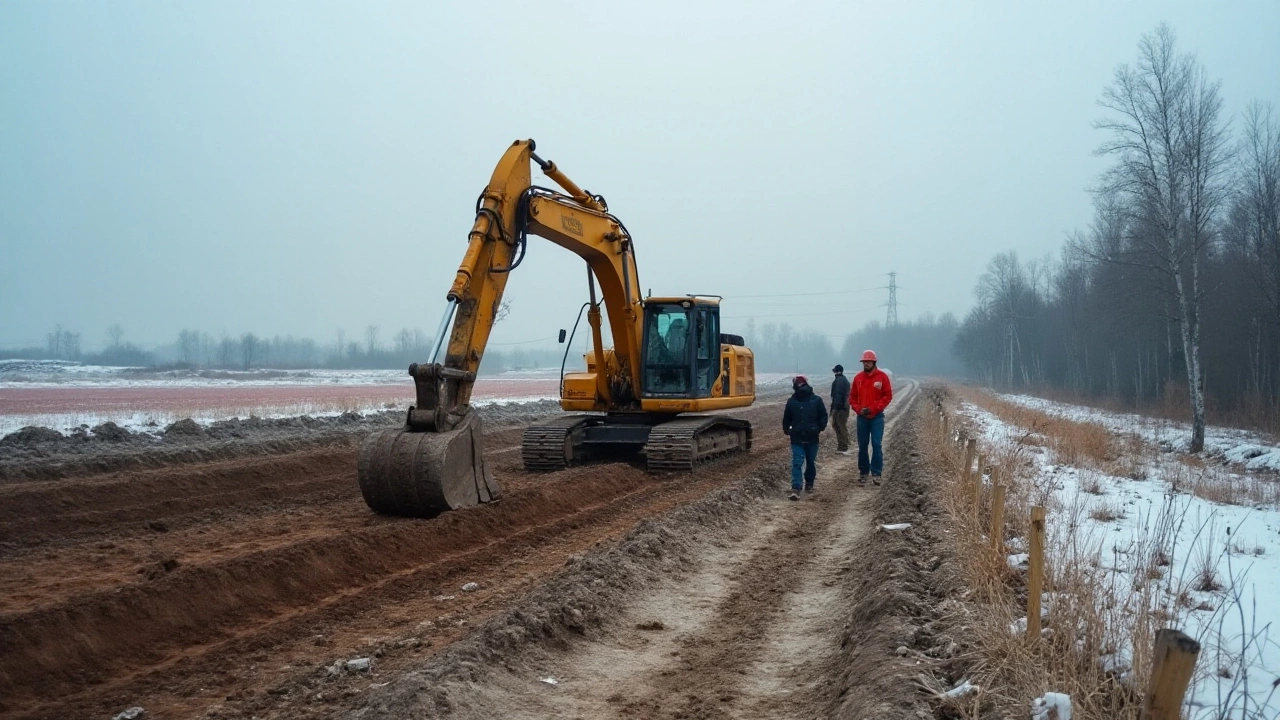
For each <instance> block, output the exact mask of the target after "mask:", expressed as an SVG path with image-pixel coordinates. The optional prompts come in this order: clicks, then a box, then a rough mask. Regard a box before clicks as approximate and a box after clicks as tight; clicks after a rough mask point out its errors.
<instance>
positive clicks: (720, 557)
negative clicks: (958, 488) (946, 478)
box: [278, 385, 955, 720]
mask: <svg viewBox="0 0 1280 720" xmlns="http://www.w3.org/2000/svg"><path fill="white" fill-rule="evenodd" d="M904 389H905V390H907V391H906V392H904V393H902V395H903V397H902V400H901V402H902V403H903V405H904V406H905V405H908V404H909V403H910V400H909V397H910V396H911V395H912V392H911V391H910V386H909V385H908V386H907V388H904ZM921 405H925V403H921ZM898 410H899V412H900V413H902V414H903V417H902V418H901V420H899V421H896V422H891V424H890V427H889V429H888V431H887V434H886V436H887V439H886V446H887V447H888V448H889V462H888V464H887V467H886V470H887V471H886V477H885V482H884V485H883V486H882V487H880V488H874V487H871V486H860V485H857V484H856V480H855V477H856V460H855V458H853V457H841V456H837V455H834V454H833V453H832V452H831V451H832V450H833V448H830V447H828V446H827V444H826V443H824V451H823V453H822V455H821V457H822V458H823V462H822V464H821V465H820V472H819V479H818V483H817V488H818V493H817V494H816V495H814V496H812V497H809V498H807V499H806V500H805V501H802V502H791V501H788V500H786V499H784V497H785V495H784V493H785V488H786V485H787V474H788V473H787V467H786V466H787V461H786V459H785V454H778V455H774V456H773V457H772V458H770V459H768V460H766V461H765V462H763V463H761V464H760V465H758V466H757V467H756V468H755V470H754V472H753V473H752V474H751V475H749V476H746V477H744V478H742V479H740V480H739V481H738V482H736V483H734V484H733V485H731V486H730V487H728V488H726V489H725V490H722V491H720V492H718V493H714V494H711V495H708V496H706V497H704V498H703V499H701V500H699V501H698V502H695V503H692V504H690V505H688V506H686V507H683V508H681V509H680V510H678V511H676V512H673V513H670V514H668V515H667V516H665V517H663V518H661V519H659V520H657V521H655V522H646V523H644V524H642V525H641V526H640V527H638V528H636V530H634V531H633V532H631V533H629V534H628V535H627V536H626V537H624V538H623V540H622V541H621V542H620V543H618V544H617V545H613V546H610V547H608V548H603V549H601V550H599V551H597V552H594V553H591V554H590V555H588V556H587V557H586V558H585V559H584V560H583V561H582V562H580V563H576V564H575V565H574V567H572V568H570V569H569V570H567V571H565V572H564V573H563V574H561V575H560V576H558V577H556V578H554V579H552V580H551V581H549V582H548V583H547V584H546V585H544V586H543V587H541V588H540V589H539V590H538V591H536V592H534V593H532V594H531V595H530V596H529V597H528V598H527V599H525V600H523V601H522V602H521V603H519V604H518V605H516V606H515V607H513V608H512V609H510V610H508V611H507V612H506V613H504V614H503V615H501V616H499V617H497V618H495V619H494V620H492V621H490V622H489V623H487V624H486V625H485V626H484V627H483V628H482V629H481V630H480V631H479V632H477V633H476V634H474V635H472V636H471V637H469V638H467V639H466V640H464V641H462V642H459V643H457V644H455V645H454V646H453V647H451V648H449V649H448V650H447V651H445V652H443V653H441V654H439V655H437V656H436V657H434V658H432V659H430V660H428V661H427V662H425V663H422V664H421V665H420V666H418V667H417V668H416V669H415V670H413V671H412V672H409V673H403V672H391V673H388V674H385V675H380V676H379V677H377V678H371V680H372V682H369V683H368V684H367V685H366V686H365V687H364V688H363V689H362V691H361V692H360V693H358V694H355V695H353V697H352V699H351V700H349V701H348V702H347V703H346V712H345V714H344V715H343V716H344V717H351V718H393V717H411V716H412V717H448V718H460V719H463V718H465V719H467V720H470V719H472V718H489V717H504V718H530V719H531V718H545V717H567V718H672V719H675V718H695V719H696V718H813V717H910V718H915V717H931V716H932V715H933V708H932V705H933V701H932V699H931V696H930V695H929V694H928V693H927V692H925V689H924V687H925V686H924V684H923V683H921V682H917V681H916V678H917V676H918V675H919V674H920V673H921V672H922V670H923V671H932V672H937V673H943V672H945V670H944V669H942V668H941V662H942V661H941V660H939V659H938V657H937V656H941V655H944V654H945V653H946V652H949V651H950V648H949V646H947V645H942V646H940V647H935V646H934V645H933V644H927V643H930V641H932V640H934V639H936V638H935V637H934V627H935V625H936V621H935V613H936V608H934V607H932V606H931V601H933V600H936V599H938V598H942V597H946V596H947V595H948V593H950V592H952V591H954V589H955V587H954V581H953V580H952V578H951V577H950V575H949V574H948V573H947V572H946V570H945V568H946V567H949V565H948V564H947V563H945V562H943V560H941V559H940V557H939V556H938V555H936V554H935V553H937V552H942V551H943V550H942V548H944V547H945V544H946V543H945V541H944V540H943V539H942V537H943V536H944V535H945V533H944V532H942V530H941V529H940V528H938V527H937V526H936V520H937V516H936V513H935V512H933V510H932V508H931V506H930V503H929V501H928V499H927V495H926V493H927V489H928V486H929V482H928V474H927V472H925V471H924V470H923V468H922V467H921V466H920V463H919V462H918V456H917V455H916V454H914V453H913V452H912V450H911V448H912V445H913V442H914V438H915V435H916V428H915V423H914V420H913V419H912V417H911V415H910V414H908V412H907V410H906V407H903V406H899V408H898ZM890 522H911V523H913V529H910V530H907V531H905V532H901V531H900V532H883V531H878V529H877V528H878V524H879V523H890ZM931 623H933V624H931ZM926 626H927V627H928V629H924V628H925V627H926ZM900 644H905V645H906V646H907V648H908V651H907V655H906V656H899V655H898V653H897V648H898V646H899V645H900ZM922 665H923V667H922ZM317 689H320V691H321V692H323V685H322V684H318V685H315V686H312V687H311V688H309V691H311V692H315V691H316V690H317ZM278 716H279V717H287V718H301V717H318V716H324V713H323V712H320V711H318V710H315V709H310V708H305V707H302V706H297V705H295V706H291V707H290V708H288V710H287V711H284V712H281V713H280V714H279V715H278Z"/></svg>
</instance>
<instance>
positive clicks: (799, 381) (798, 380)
mask: <svg viewBox="0 0 1280 720" xmlns="http://www.w3.org/2000/svg"><path fill="white" fill-rule="evenodd" d="M802 383H803V384H805V385H808V384H809V378H807V377H805V376H803V375H797V376H796V379H795V380H792V381H791V386H792V387H795V386H796V385H800V384H802Z"/></svg>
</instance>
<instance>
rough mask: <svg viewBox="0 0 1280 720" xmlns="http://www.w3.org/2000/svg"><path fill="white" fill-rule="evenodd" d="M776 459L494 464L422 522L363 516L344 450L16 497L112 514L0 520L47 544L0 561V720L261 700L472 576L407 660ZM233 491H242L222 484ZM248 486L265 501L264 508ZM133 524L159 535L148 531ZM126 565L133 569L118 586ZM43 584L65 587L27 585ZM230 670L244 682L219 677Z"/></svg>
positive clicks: (433, 608) (397, 625)
mask: <svg viewBox="0 0 1280 720" xmlns="http://www.w3.org/2000/svg"><path fill="white" fill-rule="evenodd" d="M778 412H779V411H778V403H777V402H773V403H757V405H756V406H754V407H752V408H751V409H750V410H748V411H747V412H740V413H737V414H738V415H740V416H743V417H747V418H749V419H751V420H753V421H755V422H767V423H769V424H772V422H773V421H774V420H776V417H775V416H776V415H777V414H778ZM520 432H522V429H521V428H512V429H507V430H503V431H500V432H495V433H491V434H490V442H495V441H497V442H498V443H501V444H502V445H506V444H508V443H511V442H518V438H519V434H520ZM504 440H505V442H503V441H504ZM780 447H781V442H780V441H777V440H772V441H765V442H763V443H761V442H758V443H757V448H758V453H753V454H751V455H747V456H744V457H740V458H735V459H730V460H726V461H722V462H720V463H716V464H714V465H711V466H708V467H707V469H705V470H700V471H699V472H697V473H696V474H694V475H693V476H692V477H691V476H689V475H676V476H658V477H655V476H650V475H647V474H646V473H644V472H643V471H642V470H641V469H639V468H636V467H632V466H630V465H625V464H611V465H596V466H584V467H578V468H571V469H569V470H566V471H562V472H559V473H552V474H549V475H530V474H527V473H523V471H522V470H520V469H519V468H520V465H519V458H518V456H517V455H514V454H513V453H501V452H498V453H496V454H497V455H498V457H495V458H494V464H495V471H498V472H499V473H500V476H501V477H503V482H504V485H505V487H504V490H505V495H504V498H503V501H502V502H500V503H496V504H494V505H491V506H486V507H482V508H476V509H472V510H466V511H458V512H453V513H447V514H444V515H442V516H440V517H437V518H434V519H432V520H412V519H402V518H381V517H377V516H374V515H372V514H371V513H370V512H369V511H368V509H367V508H366V507H365V506H364V504H363V502H362V501H361V500H360V498H359V493H358V490H357V489H356V488H355V483H354V455H355V451H356V448H355V446H354V445H351V446H350V447H347V448H328V449H321V450H314V451H312V450H308V451H304V452H303V453H302V455H303V457H301V458H295V457H293V456H285V457H284V458H271V459H270V464H271V465H272V467H273V472H272V473H267V474H266V475H262V474H260V473H258V472H257V471H256V470H255V469H254V465H255V464H258V465H260V464H262V463H263V458H252V459H243V460H236V461H227V462H224V463H219V464H215V466H214V467H211V468H203V467H200V466H196V467H192V466H184V467H181V468H171V469H169V470H167V471H166V470H158V471H148V472H147V473H145V474H146V475H148V476H150V477H149V481H148V482H143V483H141V486H140V487H139V488H137V489H136V490H135V489H129V490H128V491H127V492H123V491H122V492H121V493H119V497H116V496H115V494H113V490H123V489H124V488H126V487H127V486H128V483H129V479H130V477H131V476H136V475H137V474H136V473H134V474H128V473H121V474H118V475H115V476H109V477H106V478H101V477H99V478H91V479H89V480H87V481H84V482H80V483H77V482H75V481H74V479H69V480H64V481H59V482H56V483H49V484H48V485H49V486H50V487H48V488H43V487H42V488H32V487H30V486H29V485H25V486H23V487H22V488H21V489H22V490H23V492H28V493H30V492H37V493H38V492H40V491H45V492H47V493H51V494H49V495H47V496H46V498H45V500H47V501H49V504H51V505H52V506H54V507H55V508H56V507H58V506H60V505H63V504H65V503H64V502H63V499H64V498H66V497H67V495H68V494H71V495H74V494H76V488H75V485H84V484H86V483H87V484H89V485H93V484H95V483H97V484H101V485H102V486H103V488H104V489H103V491H102V492H101V493H99V494H98V495H97V497H98V498H103V501H104V502H108V503H110V502H111V501H112V500H114V502H115V505H114V506H113V507H109V509H106V510H102V511H99V512H98V513H97V514H95V513H94V512H92V511H90V512H81V513H68V516H69V519H60V516H59V515H58V514H57V513H56V512H49V511H46V512H45V514H44V515H43V517H45V518H49V519H50V526H48V527H45V528H44V529H43V530H41V526H40V525H39V524H38V521H33V520H32V519H31V518H25V519H23V518H14V517H13V515H10V516H8V518H9V520H10V522H34V523H36V524H34V525H32V528H33V530H32V537H31V538H30V540H31V541H32V542H33V543H34V542H37V541H38V539H40V538H43V539H44V540H45V547H41V546H40V545H38V544H37V545H35V546H34V547H29V548H19V549H18V550H17V551H15V552H13V553H12V556H4V557H2V558H0V588H3V589H9V588H16V589H18V590H20V591H22V590H23V588H24V587H25V588H26V590H25V592H26V593H27V595H26V596H21V592H19V593H17V594H16V595H15V597H16V598H17V599H16V600H13V601H11V602H9V603H8V604H7V605H3V606H0V607H3V608H4V609H3V611H0V647H4V648H5V653H4V654H3V656H2V657H0V715H3V716H5V717H10V716H12V717H68V716H83V715H95V714H107V715H110V714H114V713H115V712H118V711H119V710H120V709H122V708H123V707H127V706H129V705H135V704H142V705H144V706H146V707H148V712H149V713H151V712H157V713H158V714H160V713H163V714H167V715H171V716H186V715H190V714H194V713H195V712H197V710H198V709H199V708H202V707H207V706H208V705H210V703H211V702H214V701H223V702H232V703H241V704H244V705H248V706H255V707H256V706H257V704H259V703H261V702H262V698H263V693H264V692H266V691H267V690H269V689H273V688H276V687H279V686H281V684H282V683H283V684H287V683H288V682H289V679H290V678H295V679H296V678H297V677H299V676H305V675H307V674H309V673H311V672H314V664H315V657H316V656H317V654H321V655H322V656H323V657H324V658H325V659H326V660H327V661H328V662H331V661H332V657H333V656H338V657H341V656H342V655H343V654H346V655H347V656H348V657H349V656H351V654H353V653H354V652H355V651H356V650H357V649H358V648H361V647H364V646H367V645H369V643H370V636H373V637H374V638H376V637H379V636H385V635H386V634H388V633H392V634H394V633H396V632H400V631H405V632H407V629H408V628H413V627H414V626H415V625H417V624H419V623H420V622H421V621H423V620H424V619H425V618H432V617H439V612H440V611H441V609H442V607H443V605H442V601H437V600H436V599H435V597H436V596H440V595H445V594H446V593H447V592H456V590H457V588H458V586H460V585H461V582H464V581H478V582H480V583H481V585H482V587H483V588H484V590H482V591H481V592H479V593H476V594H474V596H467V597H466V598H465V599H464V600H461V601H456V602H454V601H449V602H447V603H444V605H447V606H448V610H447V611H446V614H448V615H450V616H451V619H450V622H452V620H453V619H454V616H457V615H461V616H462V617H461V618H458V619H462V620H466V622H467V625H463V626H453V627H448V628H445V627H440V628H437V629H435V630H433V631H432V632H431V633H430V635H431V637H428V638H425V640H426V642H425V643H423V644H422V645H415V646H412V647H411V650H412V652H408V651H406V652H404V653H401V655H403V656H404V657H403V658H400V660H403V661H405V662H407V661H408V660H410V659H412V658H416V657H420V656H421V655H422V654H430V653H431V652H434V651H432V650H427V649H425V647H426V646H431V645H434V646H435V647H437V648H438V647H443V646H444V645H445V644H447V643H448V642H450V641H452V640H453V639H455V638H456V637H458V636H461V635H462V634H464V633H465V632H467V631H468V629H469V627H470V626H474V625H475V624H476V623H477V622H478V621H480V620H483V619H484V617H487V616H488V615H490V614H492V613H493V612H496V611H497V610H498V609H500V608H501V607H502V606H503V605H504V604H505V603H507V602H509V601H511V600H512V599H514V597H515V596H516V595H518V594H519V593H521V592H523V591H524V590H526V589H527V588H529V587H530V586H531V585H532V584H534V583H536V582H537V581H539V580H540V579H542V578H545V577H547V576H548V574H549V573H551V572H554V571H555V570H556V569H558V568H560V567H562V565H563V563H564V559H565V557H566V556H568V555H571V554H573V553H579V552H583V551H585V550H587V549H589V548H590V547H591V546H592V545H594V544H596V543H598V542H600V541H602V540H608V539H610V538H613V537H617V536H618V535H620V534H621V533H623V532H625V531H626V530H627V529H629V528H630V527H631V526H633V525H634V524H635V523H636V522H637V521H639V520H640V519H641V518H644V517H647V516H649V515H652V514H654V513H660V512H664V511H665V510H668V509H670V508H671V507H674V506H676V505H679V504H684V503H687V502H690V501H692V500H694V499H696V498H698V497H700V496H702V495H705V494H706V493H708V492H711V491H713V490H714V489H716V488H718V487H723V486H724V485H726V484H728V483H730V482H732V480H733V479H734V478H736V477H737V476H739V475H740V474H741V472H742V471H743V469H744V468H747V467H750V466H751V465H753V464H755V463H758V462H759V457H760V454H759V453H768V452H769V451H770V450H773V449H778V448H780ZM493 454H494V453H491V455H493ZM193 473H195V474H199V473H208V474H209V476H211V477H212V478H213V480H211V481H209V482H208V483H207V484H205V485H204V486H200V484H199V483H197V486H199V487H201V489H202V490H207V489H209V488H210V487H213V488H214V490H213V491H212V492H204V493H203V495H202V497H200V498H198V499H197V498H188V497H187V495H186V493H185V492H184V488H186V489H189V487H190V486H189V485H187V484H186V478H187V477H188V476H189V475H191V474H193ZM299 475H302V476H304V477H305V478H306V479H304V480H296V478H297V477H298V476H299ZM295 480H296V481H295ZM691 480H692V481H691ZM247 481H252V482H253V483H255V487H254V488H251V489H247V490H245V489H242V488H240V487H238V486H239V485H241V484H243V483H245V482H247ZM262 483H266V484H268V485H269V486H270V487H271V488H273V489H274V490H273V491H274V492H277V493H278V495H277V496H273V497H270V498H269V499H267V500H266V501H263V500H261V496H260V495H258V494H255V493H256V492H257V490H256V488H257V486H258V485H259V484H262ZM59 485H61V486H64V487H56V486H59ZM326 488H327V489H326ZM7 489H11V488H7ZM89 494H92V493H89ZM267 494H268V495H269V494H270V491H269V492H268V493H267ZM201 502H204V503H207V506H201V505H200V503H201ZM72 505H73V506H74V502H73V503H72ZM148 513H151V514H152V516H153V517H154V516H159V517H163V518H168V519H169V520H170V521H171V523H170V524H172V525H173V526H174V527H172V528H168V527H167V528H166V529H165V531H155V530H153V529H149V528H148V527H147V523H146V522H144V519H145V518H147V517H148ZM165 513H168V514H165ZM67 536H70V537H71V538H73V540H70V541H69V540H67V539H66V537H67ZM104 551H105V552H104ZM95 555H96V556H105V558H104V557H95ZM116 556H121V557H123V559H122V560H119V559H117V560H115V561H114V562H113V561H112V558H115V557H116ZM169 561H176V564H174V565H173V566H172V567H166V566H165V565H166V563H167V562H169ZM137 562H143V563H144V564H143V566H142V567H141V568H139V572H134V571H133V565H134V564H136V563H137ZM16 568H26V574H25V575H23V574H22V573H19V572H17V571H16ZM95 570H97V572H95ZM44 571H47V574H54V573H57V572H62V574H63V575H64V576H67V577H64V578H63V581H62V582H46V583H45V585H43V586H42V585H40V582H41V581H40V580H39V579H38V578H39V577H40V576H41V575H42V573H43V572H44ZM139 573H141V575H142V577H139ZM31 585H35V587H34V589H32V588H31V587H30V586H31ZM6 586H7V587H6ZM317 635H323V636H324V638H323V642H321V640H320V639H319V638H317V637H316V636H317ZM318 647H319V648H323V649H317V648H318ZM391 655H393V656H394V655H396V653H395V652H392V653H391ZM246 658H247V659H248V662H249V664H250V666H251V670H250V671H248V672H240V673H237V672H235V671H234V670H230V671H229V669H228V668H236V667H240V666H241V665H242V663H243V662H245V659H246ZM397 661H399V660H398V659H397V658H396V657H387V658H383V662H384V664H386V663H390V664H391V665H394V664H395V662H397ZM286 663H287V666H288V667H289V669H288V670H281V669H280V668H282V666H283V665H284V664H286ZM267 667H271V670H270V671H268V670H267V669H266V668H267Z"/></svg>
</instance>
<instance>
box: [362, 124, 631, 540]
mask: <svg viewBox="0 0 1280 720" xmlns="http://www.w3.org/2000/svg"><path fill="white" fill-rule="evenodd" d="M534 150H535V144H534V142H533V141H532V140H521V141H516V142H515V143H513V144H512V145H511V147H510V148H508V149H507V151H506V153H504V154H503V156H502V159H501V160H500V161H499V162H498V165H497V167H496V168H495V169H494V171H493V176H492V177H491V178H490V180H489V184H488V186H487V187H485V190H484V192H483V193H482V194H481V196H480V199H479V201H478V202H477V207H476V219H475V223H474V224H473V226H472V228H471V232H470V234H469V236H468V243H467V250H466V253H465V254H464V255H463V259H462V263H461V264H460V265H459V267H458V272H457V274H456V276H455V277H454V281H453V285H452V286H451V287H450V288H449V293H448V295H447V300H448V306H447V309H446V311H445V315H444V317H443V318H442V320H441V324H440V329H439V331H438V332H437V337H436V341H435V343H434V345H433V350H432V357H431V358H430V362H428V363H424V364H418V363H415V364H413V365H411V366H410V367H409V374H410V375H412V376H413V379H414V383H415V386H416V389H417V404H416V405H415V406H414V407H411V408H410V409H409V412H408V417H407V420H406V426H405V428H404V429H402V430H395V431H384V432H382V433H375V434H374V435H371V436H370V437H369V438H368V439H367V440H366V441H365V443H364V445H363V446H362V448H361V454H360V462H359V475H360V487H361V491H362V493H363V494H364V496H365V500H366V502H368V504H369V506H370V507H372V508H373V509H374V510H376V511H379V512H387V513H391V514H401V515H420V516H429V515H434V514H436V513H438V512H441V511H443V510H450V509H455V508H458V507H465V506H470V505H474V504H476V503H479V502H487V501H488V500H490V499H492V498H494V497H496V496H497V494H498V486H497V483H496V482H494V481H493V479H492V476H491V475H490V473H489V472H488V469H487V468H486V467H485V465H484V459H483V436H482V433H481V429H480V421H479V417H478V416H477V415H476V414H475V413H474V412H472V410H471V406H470V400H471V391H472V388H473V386H474V384H475V378H476V373H477V371H478V370H479V368H480V363H481V361H482V359H483V358H484V352H485V348H486V346H487V345H488V342H489V335H490V333H491V332H492V331H493V325H494V323H495V321H496V319H497V316H498V310H499V308H500V307H501V304H502V297H503V294H504V292H505V290H506V285H507V280H508V278H509V276H510V274H511V271H512V270H514V269H516V267H518V266H519V264H520V262H521V260H522V259H523V257H524V253H525V250H526V245H527V242H528V237H529V235H537V236H540V237H543V238H546V239H547V240H550V241H551V242H553V243H555V244H557V245H559V246H561V247H563V248H565V249H567V250H569V251H571V252H573V253H575V254H577V255H578V256H579V257H581V258H583V259H584V260H585V261H586V263H587V266H588V273H587V276H588V284H589V287H590V292H591V308H590V311H589V313H588V321H589V323H590V325H591V328H592V342H593V345H594V350H595V357H596V359H597V374H596V395H597V398H596V400H597V403H598V404H599V406H600V407H602V408H611V409H616V408H622V407H628V406H633V405H634V404H635V403H637V402H638V397H639V393H638V388H639V387H640V350H641V345H640V342H641V337H642V334H641V327H642V323H643V301H642V300H641V298H640V282H639V277H638V275H637V270H636V262H635V252H634V249H633V247H632V245H631V237H630V236H629V234H628V233H627V231H626V228H625V226H624V225H623V224H622V223H621V222H620V221H619V220H618V219H617V218H616V217H614V216H613V215H611V214H610V213H609V211H608V206H607V205H606V204H605V202H604V199H603V198H602V197H600V196H598V195H592V194H590V193H588V192H586V191H584V190H582V189H581V188H580V187H578V185H577V184H575V183H574V182H573V181H572V180H570V179H569V178H568V177H566V176H565V175H564V173H563V172H561V171H560V169H559V168H557V167H556V165H555V163H552V162H549V161H546V160H543V159H542V158H540V157H538V155H537V154H536V153H535V152H534ZM531 161H532V162H536V163H537V164H538V166H539V167H540V168H541V170H542V172H543V173H544V174H545V175H546V176H547V177H549V178H551V179H552V180H553V181H555V183H556V184H557V185H559V186H560V188H561V189H562V190H563V191H564V192H563V193H561V192H555V191H551V190H547V189H545V188H539V187H535V186H534V185H533V184H532V182H531V167H530V162H531ZM597 282H598V283H599V291H600V296H599V298H597V296H596V283H597ZM601 304H603V305H604V310H605V312H607V313H608V318H609V326H610V329H611V332H612V335H613V338H612V341H613V342H612V345H613V348H614V353H613V358H614V363H613V365H612V366H611V367H606V364H605V363H604V362H603V359H604V358H605V353H604V338H603V337H602V328H601V324H602V323H601V317H602V316H601V307H600V306H601ZM450 328H451V329H450ZM446 330H448V342H447V345H445V343H444V336H445V332H446ZM442 345H443V346H444V351H445V355H444V359H443V362H436V358H437V356H438V354H439V351H440V348H441V346H442Z"/></svg>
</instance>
